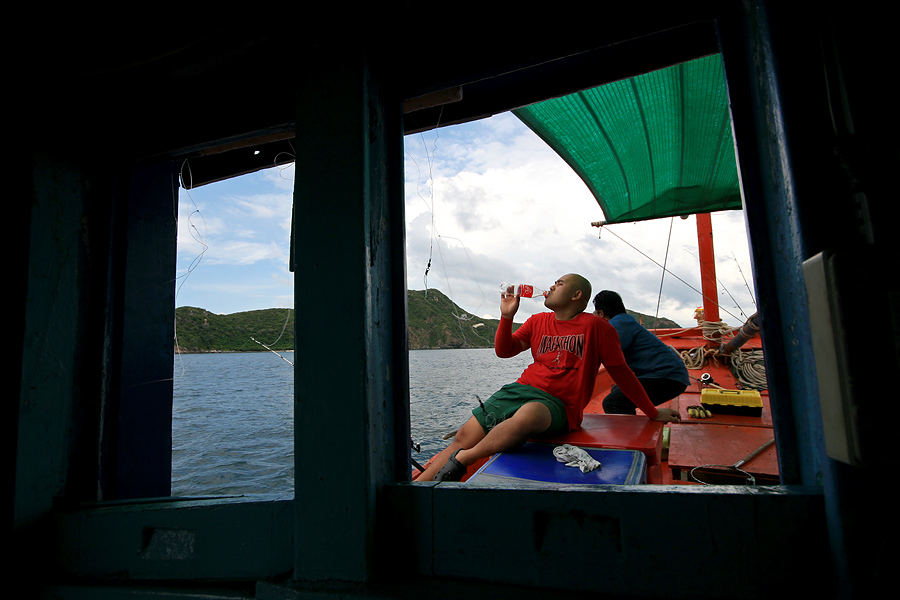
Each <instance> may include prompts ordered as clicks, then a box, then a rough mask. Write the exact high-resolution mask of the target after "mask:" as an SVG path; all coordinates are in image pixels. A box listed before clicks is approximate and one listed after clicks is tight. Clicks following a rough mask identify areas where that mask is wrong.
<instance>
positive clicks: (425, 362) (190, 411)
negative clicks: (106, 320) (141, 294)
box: [172, 348, 531, 497]
mask: <svg viewBox="0 0 900 600" xmlns="http://www.w3.org/2000/svg"><path fill="white" fill-rule="evenodd" d="M288 361H290V363H293V362H294V355H293V353H292V352H285V353H280V355H276V354H274V353H271V352H244V353H241V352H236V353H211V354H184V355H179V356H176V358H175V365H174V401H173V415H172V495H173V496H207V495H239V494H274V495H283V496H285V497H290V496H293V489H294V439H293V433H294V428H293V415H294V408H293V407H294V404H293V403H294V394H293V389H294V381H293V367H292V366H291V364H290V363H289V362H288ZM530 361H531V355H530V353H523V354H520V355H518V356H516V357H513V358H509V359H500V358H497V356H496V355H495V354H494V350H493V349H492V348H483V349H469V350H413V351H411V352H410V353H409V394H410V427H411V437H412V440H411V442H412V444H414V445H416V446H417V447H418V448H420V451H419V452H416V450H412V458H413V460H415V461H416V462H419V463H424V462H425V461H427V460H428V459H429V458H431V457H432V456H433V455H434V454H437V453H438V452H439V451H440V450H441V449H442V448H443V447H444V446H446V444H447V442H446V441H444V440H443V439H442V438H443V437H444V436H445V435H447V434H448V433H451V432H453V431H455V430H456V429H457V428H458V427H459V426H460V425H462V424H463V423H464V422H465V421H466V420H467V419H468V418H469V417H470V416H471V411H472V409H473V408H475V407H476V406H478V400H479V398H480V399H481V400H487V398H488V397H490V395H491V394H493V393H494V392H495V391H496V390H497V389H499V388H500V387H501V386H502V385H505V384H507V383H509V382H511V381H515V380H516V378H517V377H518V376H519V374H521V372H522V370H523V369H524V368H525V367H526V366H527V365H528V363H529V362H530Z"/></svg>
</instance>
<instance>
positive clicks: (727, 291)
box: [685, 249, 755, 319]
mask: <svg viewBox="0 0 900 600" xmlns="http://www.w3.org/2000/svg"><path fill="white" fill-rule="evenodd" d="M685 252H687V253H688V254H690V255H691V256H693V257H694V258H696V259H697V260H698V261H699V260H700V259H699V258H698V257H697V256H695V255H694V254H693V253H692V252H691V251H690V250H687V249H685ZM739 268H740V267H739ZM716 283H717V284H719V285H721V286H722V289H723V290H725V293H726V294H728V297H729V298H731V301H732V302H734V306H735V308H737V309H738V310H739V311H740V312H741V314H742V315H743V318H744V319H747V318H748V317H747V313H746V312H744V309H743V308H741V304H740V302H738V301H737V299H736V298H735V297H734V296H732V295H731V290H729V289H728V288H727V287H725V282H723V281H722V280H721V279H719V277H718V276H716ZM754 304H755V303H754ZM720 308H721V305H720ZM723 310H724V309H723ZM729 314H730V313H729ZM732 316H734V315H732ZM735 318H737V317H735Z"/></svg>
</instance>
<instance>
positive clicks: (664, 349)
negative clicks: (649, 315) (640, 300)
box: [609, 313, 691, 385]
mask: <svg viewBox="0 0 900 600" xmlns="http://www.w3.org/2000/svg"><path fill="white" fill-rule="evenodd" d="M609 323H610V325H612V326H613V327H615V328H616V332H617V333H618V334H619V343H620V344H621V345H622V354H624V355H625V362H627V363H628V366H629V367H631V370H632V371H634V374H635V375H637V376H638V377H649V378H658V379H674V380H675V381H678V382H680V383H683V384H684V385H690V383H691V380H690V379H689V378H688V372H687V368H685V366H684V362H683V361H682V360H681V356H679V355H678V353H677V352H675V350H673V349H672V348H671V347H670V346H667V345H666V344H664V343H662V341H660V339H659V338H658V337H656V336H655V335H653V334H652V333H650V332H649V331H648V330H646V329H644V326H643V325H641V324H640V323H638V322H637V321H636V320H635V319H634V317H632V316H631V315H629V314H627V313H620V314H618V315H616V316H614V317H613V318H612V319H610V320H609Z"/></svg>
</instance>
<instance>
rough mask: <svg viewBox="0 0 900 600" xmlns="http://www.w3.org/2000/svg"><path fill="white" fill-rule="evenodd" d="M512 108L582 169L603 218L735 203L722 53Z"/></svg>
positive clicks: (735, 180) (724, 206) (738, 198)
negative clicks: (601, 210)
mask: <svg viewBox="0 0 900 600" xmlns="http://www.w3.org/2000/svg"><path fill="white" fill-rule="evenodd" d="M513 113H514V114H515V115H516V116H517V117H518V118H519V119H521V120H522V121H523V122H524V123H525V124H526V125H527V126H528V127H529V128H531V129H532V130H533V131H534V132H535V133H536V134H537V135H538V136H540V137H541V138H542V139H543V140H544V141H545V142H547V144H549V145H550V147H551V148H553V149H554V150H555V151H556V152H557V153H558V154H559V155H560V156H561V157H562V158H563V159H564V160H565V161H566V162H567V163H568V164H569V166H571V167H572V169H574V170H575V172H576V173H578V175H579V176H580V177H581V178H582V179H583V180H584V182H585V184H587V186H588V188H589V189H590V190H591V192H592V193H593V194H594V197H595V198H596V199H597V202H598V203H599V204H600V208H601V209H603V214H604V216H605V217H606V221H607V222H608V223H623V222H627V221H641V220H645V219H656V218H659V217H668V216H681V215H690V214H694V213H698V212H711V211H716V210H727V209H740V208H741V192H740V186H739V183H738V176H737V167H736V162H735V157H734V143H733V141H732V135H731V119H730V116H729V111H728V96H727V93H726V90H725V76H724V69H723V66H722V60H721V57H720V56H719V55H718V54H714V55H712V56H707V57H704V58H699V59H696V60H692V61H689V62H686V63H682V64H678V65H675V66H673V67H669V68H666V69H661V70H659V71H653V72H651V73H646V74H644V75H639V76H637V77H632V78H631V79H625V80H622V81H616V82H613V83H608V84H605V85H602V86H600V87H596V88H593V89H590V90H585V91H582V92H577V93H575V94H570V95H568V96H563V97H561V98H554V99H552V100H546V101H544V102H539V103H537V104H532V105H530V106H526V107H524V108H520V109H517V110H514V111H513Z"/></svg>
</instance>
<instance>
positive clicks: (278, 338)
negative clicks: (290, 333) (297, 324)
mask: <svg viewBox="0 0 900 600" xmlns="http://www.w3.org/2000/svg"><path fill="white" fill-rule="evenodd" d="M291 310H292V309H290V308H289V309H287V311H288V312H287V316H286V317H285V318H284V326H283V327H282V328H281V333H279V334H278V337H277V338H275V341H274V342H272V343H271V344H269V345H270V346H274V345H275V344H277V343H278V340H280V339H281V336H283V335H284V332H285V331H287V324H288V321H289V320H290V319H291V314H292V313H291ZM251 339H252V338H251Z"/></svg>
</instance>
